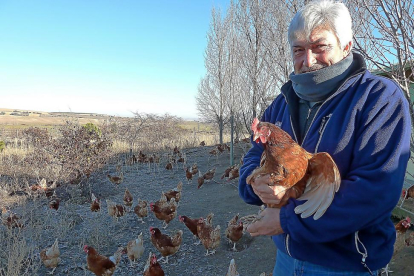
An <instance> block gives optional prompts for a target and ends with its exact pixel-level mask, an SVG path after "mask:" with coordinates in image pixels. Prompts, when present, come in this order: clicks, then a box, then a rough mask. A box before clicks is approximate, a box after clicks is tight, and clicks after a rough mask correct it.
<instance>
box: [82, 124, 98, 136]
mask: <svg viewBox="0 0 414 276" xmlns="http://www.w3.org/2000/svg"><path fill="white" fill-rule="evenodd" d="M83 128H84V129H85V130H86V131H87V132H88V133H89V134H90V135H93V134H96V135H98V136H99V137H100V136H101V135H102V132H101V129H100V128H99V127H98V126H97V125H95V124H93V123H87V124H86V125H84V126H83Z"/></svg>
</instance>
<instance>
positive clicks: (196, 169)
mask: <svg viewBox="0 0 414 276" xmlns="http://www.w3.org/2000/svg"><path fill="white" fill-rule="evenodd" d="M197 173H198V166H197V163H194V164H193V166H191V174H192V175H196V174H197Z"/></svg>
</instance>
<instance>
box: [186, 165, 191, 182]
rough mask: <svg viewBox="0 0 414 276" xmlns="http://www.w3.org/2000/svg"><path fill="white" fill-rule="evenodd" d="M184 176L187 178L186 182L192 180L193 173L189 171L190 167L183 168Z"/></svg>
mask: <svg viewBox="0 0 414 276" xmlns="http://www.w3.org/2000/svg"><path fill="white" fill-rule="evenodd" d="M185 178H187V182H188V183H190V181H191V180H193V174H192V173H191V172H190V167H187V168H186V169H185Z"/></svg>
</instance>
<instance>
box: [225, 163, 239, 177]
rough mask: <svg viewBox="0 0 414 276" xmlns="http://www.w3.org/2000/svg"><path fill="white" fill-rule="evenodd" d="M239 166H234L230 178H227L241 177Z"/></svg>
mask: <svg viewBox="0 0 414 276" xmlns="http://www.w3.org/2000/svg"><path fill="white" fill-rule="evenodd" d="M239 176H240V174H239V166H238V165H236V166H234V168H233V169H232V170H230V172H229V178H228V179H227V180H233V179H236V178H237V177H239Z"/></svg>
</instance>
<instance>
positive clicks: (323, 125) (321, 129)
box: [315, 113, 332, 153]
mask: <svg viewBox="0 0 414 276" xmlns="http://www.w3.org/2000/svg"><path fill="white" fill-rule="evenodd" d="M331 116H332V113H331V114H329V115H328V116H325V117H323V118H322V122H321V126H320V127H319V138H318V142H317V143H316V147H315V153H317V152H318V149H319V144H320V143H321V140H322V136H323V133H324V132H325V129H326V126H327V125H328V122H329V119H330V118H331Z"/></svg>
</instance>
